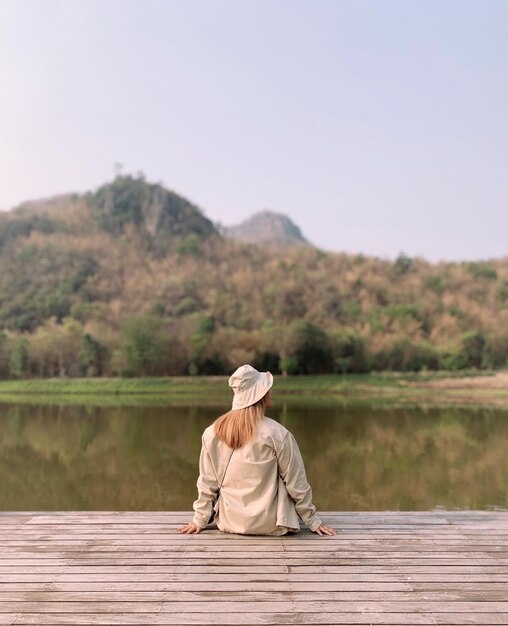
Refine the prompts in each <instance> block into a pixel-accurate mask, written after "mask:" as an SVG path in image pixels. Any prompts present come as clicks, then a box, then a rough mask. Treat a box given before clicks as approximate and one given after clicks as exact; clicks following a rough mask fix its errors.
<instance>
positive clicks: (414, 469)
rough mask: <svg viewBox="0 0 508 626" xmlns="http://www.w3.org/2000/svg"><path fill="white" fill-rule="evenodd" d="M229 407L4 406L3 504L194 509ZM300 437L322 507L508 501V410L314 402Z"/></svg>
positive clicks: (295, 409)
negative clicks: (205, 438) (211, 443)
mask: <svg viewBox="0 0 508 626" xmlns="http://www.w3.org/2000/svg"><path fill="white" fill-rule="evenodd" d="M226 408H227V407H225V406H224V407H222V406H219V407H217V406H213V407H212V406H209V407H196V406H162V407H161V406H135V407H133V406H127V407H113V408H112V407H90V406H86V407H85V406H63V407H61V406H42V405H21V404H20V405H12V404H11V405H7V404H5V405H0V509H1V510H4V511H5V510H11V511H12V510H30V511H34V510H60V511H63V510H190V509H191V507H192V502H193V501H194V499H195V497H196V478H197V468H198V457H199V450H200V445H201V433H202V431H203V430H204V428H206V426H208V425H209V424H210V423H211V422H212V421H213V420H214V419H215V417H217V416H218V415H219V414H220V413H221V412H223V411H224V410H226ZM269 414H270V416H271V417H273V418H274V419H277V420H278V421H280V422H282V423H283V424H284V425H285V426H286V427H287V428H289V429H290V430H291V431H292V432H293V433H294V435H295V436H296V438H297V441H298V442H299V444H300V448H301V451H302V454H303V457H304V460H305V464H306V468H307V474H308V477H309V481H310V483H311V485H312V487H313V493H314V502H315V504H316V506H317V507H318V509H319V510H387V509H391V510H428V509H432V508H434V507H436V506H442V507H445V508H448V509H452V508H455V507H460V508H472V509H484V508H488V507H490V506H499V507H507V506H508V412H507V411H502V410H498V409H489V408H484V409H459V408H432V409H423V408H387V407H383V408H372V407H360V406H354V405H351V406H343V405H341V404H338V403H333V402H328V403H327V402H315V403H310V402H308V401H305V402H302V403H291V404H289V405H279V406H276V407H274V408H273V409H271V410H270V413H269Z"/></svg>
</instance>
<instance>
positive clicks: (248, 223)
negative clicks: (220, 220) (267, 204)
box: [224, 210, 311, 247]
mask: <svg viewBox="0 0 508 626" xmlns="http://www.w3.org/2000/svg"><path fill="white" fill-rule="evenodd" d="M224 234H225V235H226V237H230V238H231V239H238V240H239V241H243V242H244V243H254V244H259V245H266V246H273V247H276V246H277V247H290V246H296V245H306V246H309V245H311V244H309V242H308V241H307V240H306V239H305V237H304V236H303V235H302V233H301V231H300V229H299V228H298V226H297V225H296V224H295V223H294V222H293V221H292V220H291V219H290V218H289V217H288V216H287V215H284V214H283V213H276V212H274V211H268V210H264V211H260V212H259V213H256V214H254V215H253V216H252V217H250V218H248V219H247V220H245V221H244V222H242V223H241V224H238V225H236V226H231V227H226V228H225V229H224Z"/></svg>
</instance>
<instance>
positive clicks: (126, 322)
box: [0, 176, 508, 378]
mask: <svg viewBox="0 0 508 626" xmlns="http://www.w3.org/2000/svg"><path fill="white" fill-rule="evenodd" d="M236 236H240V237H244V238H247V240H249V239H248V238H249V237H254V236H255V237H256V238H255V239H254V240H255V241H256V243H267V244H268V245H251V244H248V245H247V244H244V243H243V242H242V241H238V240H237V239H236ZM233 237H235V238H233ZM250 241H253V239H250ZM295 243H298V244H299V245H291V244H295ZM242 363H251V364H252V365H254V366H256V367H258V368H259V369H262V370H270V371H271V372H272V373H277V372H279V371H281V370H282V371H287V372H289V373H295V374H296V373H301V374H312V373H316V374H317V373H326V372H328V373H330V372H365V371H371V370H385V369H392V370H420V369H422V368H428V369H440V368H441V369H457V370H458V369H464V368H491V367H508V257H507V258H504V259H491V260H486V261H478V262H465V261H464V262H457V263H451V262H450V263H449V262H446V263H444V262H443V263H429V262H428V261H426V260H425V259H421V258H417V257H415V258H410V257H407V256H406V255H403V254H401V255H399V257H398V258H397V259H396V260H395V261H393V262H392V261H388V260H383V259H379V258H376V257H368V256H366V255H362V254H357V255H352V254H345V253H328V252H324V251H322V250H318V249H316V248H314V247H313V246H311V245H309V244H308V242H307V241H306V240H305V238H304V237H303V236H302V234H301V232H300V230H299V229H298V228H297V227H296V226H295V225H294V224H293V223H292V222H291V220H289V218H287V217H285V216H281V215H278V214H274V213H271V212H267V211H264V212H262V213H261V214H258V215H257V216H254V217H252V218H251V219H250V220H247V222H246V223H244V224H243V225H240V226H238V227H235V228H232V229H231V230H230V231H229V232H228V233H227V236H224V233H223V232H221V231H220V230H219V229H218V228H217V227H215V226H214V225H213V223H212V222H211V221H210V220H209V219H208V218H207V217H206V216H205V215H204V214H203V212H202V211H201V210H200V209H199V207H197V206H195V205H194V204H193V203H192V202H190V201H189V200H187V199H185V198H183V197H182V196H180V195H178V194H176V193H174V192H173V191H170V190H168V189H165V188H164V187H163V186H162V185H159V184H154V183H149V182H147V181H146V180H144V178H143V177H137V178H133V177H131V176H119V177H117V178H115V179H114V180H113V181H112V182H109V183H107V184H105V185H102V186H101V187H100V188H98V189H96V190H93V191H90V192H87V193H84V194H65V195H63V196H56V197H53V198H48V199H45V200H40V201H35V202H29V203H24V204H23V205H20V206H19V207H18V208H16V209H14V210H12V211H10V212H8V213H4V214H2V215H0V378H2V377H18V378H19V377H30V376H55V375H58V374H66V375H70V376H83V375H104V376H112V375H165V374H186V373H200V374H225V373H228V372H229V373H230V372H232V371H234V370H235V369H236V368H237V367H238V366H239V365H241V364H242Z"/></svg>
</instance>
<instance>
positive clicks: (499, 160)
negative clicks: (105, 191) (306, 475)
mask: <svg viewBox="0 0 508 626" xmlns="http://www.w3.org/2000/svg"><path fill="white" fill-rule="evenodd" d="M0 107H1V108H0V111H1V115H0V208H2V209H7V208H10V207H12V206H15V205H16V204H18V203H20V202H21V201H23V200H27V199H32V198H37V197H44V196H48V195H53V194H58V193H63V192H67V191H78V192H82V191H86V190H88V189H94V188H96V187H97V186H99V185H100V184H102V183H103V182H105V181H107V180H109V179H111V178H112V177H113V164H114V163H115V162H120V163H122V164H124V171H127V172H131V173H136V172H138V171H140V170H141V171H143V172H144V173H145V175H146V177H147V178H148V179H149V180H153V181H161V182H163V183H164V184H165V185H166V186H167V187H169V188H170V189H173V190H174V191H177V192H178V193H181V194H182V195H184V196H186V197H187V198H189V199H190V200H192V201H193V202H195V203H196V204H198V205H199V206H200V207H201V208H203V209H204V211H205V214H206V215H207V216H208V217H210V218H211V219H212V220H214V221H220V222H222V223H224V224H228V225H229V224H233V223H237V222H239V221H241V220H242V219H244V218H246V217H247V216H249V215H251V214H252V213H254V212H255V211H258V210H261V209H264V208H268V209H271V210H274V211H280V212H283V213H286V214H288V215H289V216H290V217H292V218H293V219H294V220H295V222H296V223H297V224H298V225H299V226H300V227H301V228H302V230H303V232H304V234H305V235H306V236H307V237H308V238H309V239H310V240H311V241H312V242H313V243H315V244H316V245H318V246H320V247H323V248H325V249H330V250H337V251H347V252H354V253H356V252H363V253H365V254H371V255H376V256H380V257H383V258H393V257H395V256H396V255H397V254H398V253H399V252H400V251H404V252H405V253H406V254H409V255H411V256H414V255H419V256H424V257H426V258H428V259H430V260H438V259H466V258H467V259H479V258H492V257H499V256H506V255H508V175H507V165H508V1H507V0H500V1H496V0H478V1H475V2H472V1H470V0H460V1H459V0H456V1H450V0H425V1H423V0H419V1H417V0H413V1H411V0H400V1H388V0H372V1H369V2H365V1H363V0H352V1H349V0H348V1H341V0H336V1H328V0H308V1H301V0H293V1H288V0H269V1H266V0H256V1H250V0H208V1H203V0H182V1H179V0H178V1H177V0H173V1H171V0H166V1H162V0H0Z"/></svg>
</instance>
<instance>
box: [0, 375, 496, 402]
mask: <svg viewBox="0 0 508 626" xmlns="http://www.w3.org/2000/svg"><path fill="white" fill-rule="evenodd" d="M492 374H495V372H486V371H482V372H478V371H466V372H425V373H396V372H386V373H385V372H382V373H375V374H357V375H346V376H342V375H323V376H290V377H287V378H283V377H281V376H277V377H275V384H274V394H275V396H276V397H277V398H282V399H284V401H287V400H290V399H291V398H295V399H296V398H299V399H300V400H301V399H302V398H308V399H312V400H313V401H314V400H316V399H318V398H330V399H331V400H333V399H334V400H335V401H347V402H380V401H388V400H389V401H392V402H395V401H396V402H397V403H413V404H414V403H427V402H435V401H438V400H440V401H446V402H459V401H464V398H465V396H466V395H467V401H468V402H473V401H478V402H489V401H491V400H492V399H493V398H494V399H497V400H504V401H506V400H508V393H507V392H506V391H503V390H499V389H497V390H496V389H482V388H479V389H473V390H468V392H467V394H464V393H463V392H462V390H459V391H457V390H452V389H435V388H433V389H428V388H425V387H418V386H416V385H413V384H412V383H418V382H423V381H428V380H438V379H444V378H464V377H466V376H478V375H485V376H489V375H492ZM231 397H232V393H231V390H230V389H229V387H228V385H227V376H201V377H199V376H194V377H192V376H187V377H166V378H70V379H60V378H54V379H53V378H52V379H32V380H4V381H0V402H9V403H10V402H30V403H43V404H46V403H72V404H76V403H78V404H100V405H110V404H111V405H114V404H167V403H175V402H176V403H178V402H185V403H186V404H188V403H194V402H195V403H203V402H204V401H206V402H207V403H208V404H217V405H223V404H226V405H227V404H228V403H229V401H230V399H231Z"/></svg>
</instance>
